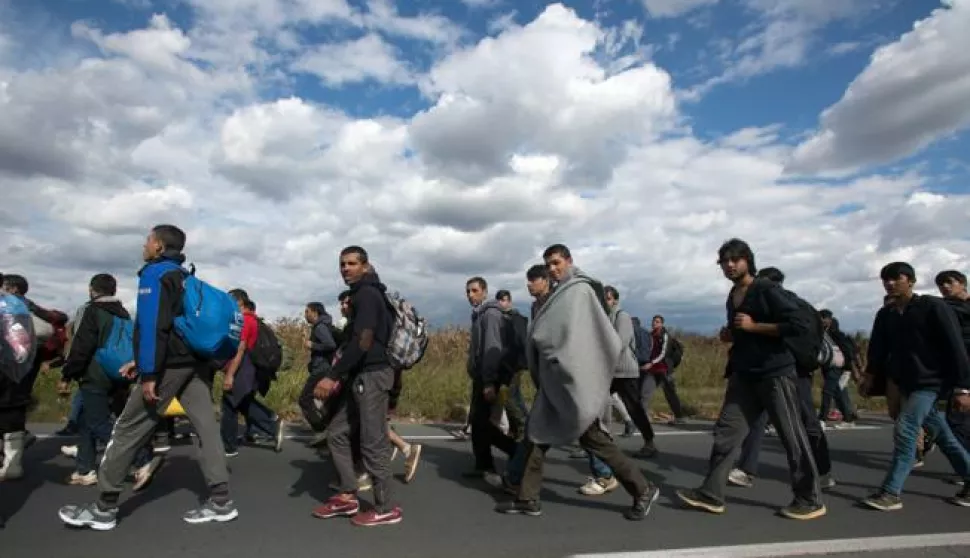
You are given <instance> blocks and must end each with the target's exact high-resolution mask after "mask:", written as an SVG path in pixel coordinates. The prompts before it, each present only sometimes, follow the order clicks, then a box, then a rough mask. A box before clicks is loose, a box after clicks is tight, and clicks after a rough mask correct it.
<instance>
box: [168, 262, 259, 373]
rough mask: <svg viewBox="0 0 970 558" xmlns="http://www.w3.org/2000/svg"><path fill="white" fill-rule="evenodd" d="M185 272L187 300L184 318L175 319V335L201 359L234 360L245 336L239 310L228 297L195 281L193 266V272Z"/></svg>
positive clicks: (182, 316)
mask: <svg viewBox="0 0 970 558" xmlns="http://www.w3.org/2000/svg"><path fill="white" fill-rule="evenodd" d="M180 269H181V268H180ZM182 271H183V273H184V276H185V280H184V283H183V286H184V289H185V296H184V298H183V299H182V315H181V316H178V317H176V318H175V331H176V332H178V334H179V337H181V338H182V340H183V341H185V344H186V345H187V346H188V347H189V349H191V350H192V352H194V353H196V354H197V355H198V356H201V357H203V358H208V359H212V360H223V359H229V358H232V357H233V356H234V355H235V354H236V351H237V350H238V349H239V340H240V337H241V336H242V328H243V316H242V313H240V312H239V306H238V305H237V304H236V301H235V300H233V298H232V297H231V296H229V293H227V292H225V291H223V290H220V289H217V288H215V287H213V286H212V285H210V284H208V283H206V282H205V281H203V280H201V279H199V278H198V277H196V276H195V266H194V265H193V266H192V268H191V271H186V270H184V269H182Z"/></svg>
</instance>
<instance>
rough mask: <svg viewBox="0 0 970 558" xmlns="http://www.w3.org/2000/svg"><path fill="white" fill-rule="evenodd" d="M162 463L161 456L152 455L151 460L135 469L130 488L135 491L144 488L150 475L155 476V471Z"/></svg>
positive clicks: (150, 477) (149, 479) (150, 478)
mask: <svg viewBox="0 0 970 558" xmlns="http://www.w3.org/2000/svg"><path fill="white" fill-rule="evenodd" d="M161 465H162V458H161V457H160V456H157V455H156V456H154V457H152V459H151V461H149V462H148V463H146V464H144V465H142V466H141V467H139V468H138V469H135V482H133V483H132V485H131V489H132V490H133V491H135V492H138V491H139V490H142V489H144V488H145V487H146V486H148V483H149V482H151V480H152V477H154V476H155V471H158V468H159V467H160V466H161Z"/></svg>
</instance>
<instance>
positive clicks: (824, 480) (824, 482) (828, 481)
mask: <svg viewBox="0 0 970 558" xmlns="http://www.w3.org/2000/svg"><path fill="white" fill-rule="evenodd" d="M818 484H819V487H820V488H821V489H822V490H831V489H833V488H835V479H834V478H832V474H831V473H829V474H828V475H822V476H821V478H819V479H818Z"/></svg>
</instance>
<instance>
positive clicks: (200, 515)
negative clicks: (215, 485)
mask: <svg viewBox="0 0 970 558" xmlns="http://www.w3.org/2000/svg"><path fill="white" fill-rule="evenodd" d="M237 517H239V510H237V509H236V505H235V504H233V502H232V500H229V501H228V502H226V503H225V504H217V503H216V502H214V501H213V500H212V499H211V498H210V499H208V500H206V501H205V502H204V503H203V504H202V505H201V506H200V507H198V508H197V509H194V510H189V511H187V512H185V514H184V515H183V516H182V520H183V521H185V522H186V523H191V524H193V525H199V524H201V523H212V522H213V521H215V522H216V523H225V522H227V521H232V520H233V519H236V518H237Z"/></svg>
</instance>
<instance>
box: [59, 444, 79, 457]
mask: <svg viewBox="0 0 970 558" xmlns="http://www.w3.org/2000/svg"><path fill="white" fill-rule="evenodd" d="M61 453H62V454H63V455H66V456H67V457H77V446H61Z"/></svg>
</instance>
